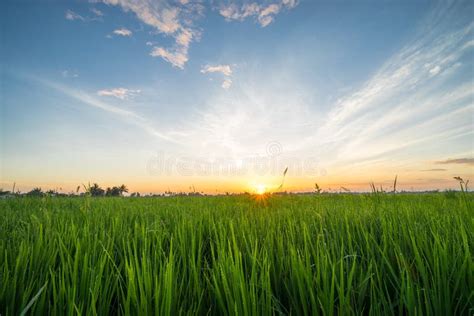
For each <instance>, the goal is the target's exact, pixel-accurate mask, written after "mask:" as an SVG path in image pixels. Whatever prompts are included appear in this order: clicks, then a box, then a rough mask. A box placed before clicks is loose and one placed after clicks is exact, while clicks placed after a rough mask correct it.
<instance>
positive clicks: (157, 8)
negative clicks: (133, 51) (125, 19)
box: [103, 0, 204, 68]
mask: <svg viewBox="0 0 474 316" xmlns="http://www.w3.org/2000/svg"><path fill="white" fill-rule="evenodd" d="M103 2H104V3H106V4H109V5H117V6H120V7H121V8H122V9H123V10H124V11H131V12H133V13H135V15H136V16H137V18H138V19H140V20H141V21H142V22H143V23H145V24H147V25H149V26H151V27H153V28H154V29H155V31H156V32H157V33H160V34H163V35H165V36H171V37H173V38H174V41H175V43H174V45H173V46H171V47H162V46H155V47H153V49H152V51H151V52H150V55H151V56H153V57H161V58H163V59H164V60H166V61H167V62H169V63H171V64H172V65H173V66H175V67H178V68H184V65H185V64H186V62H187V61H188V51H189V46H190V44H191V43H192V42H193V41H196V40H198V39H199V34H200V32H199V31H198V29H197V28H196V27H195V26H194V21H195V20H196V19H198V18H199V17H200V16H201V15H202V12H203V10H204V6H203V5H202V4H201V3H199V2H193V3H192V4H191V3H188V2H186V1H184V2H183V1H181V2H179V3H177V2H171V1H150V0H103Z"/></svg>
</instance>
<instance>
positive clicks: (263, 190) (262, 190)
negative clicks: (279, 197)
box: [255, 183, 267, 195]
mask: <svg viewBox="0 0 474 316" xmlns="http://www.w3.org/2000/svg"><path fill="white" fill-rule="evenodd" d="M255 192H256V193H257V194H259V195H263V194H265V193H267V187H266V186H265V185H264V184H261V183H259V184H257V185H256V186H255Z"/></svg>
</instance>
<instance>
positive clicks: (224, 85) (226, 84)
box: [221, 78, 232, 89]
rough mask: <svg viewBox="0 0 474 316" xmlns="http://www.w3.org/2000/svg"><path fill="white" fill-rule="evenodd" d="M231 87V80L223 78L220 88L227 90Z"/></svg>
mask: <svg viewBox="0 0 474 316" xmlns="http://www.w3.org/2000/svg"><path fill="white" fill-rule="evenodd" d="M231 85H232V79H230V78H225V79H224V81H222V85H221V87H222V88H224V89H229V88H230V86H231Z"/></svg>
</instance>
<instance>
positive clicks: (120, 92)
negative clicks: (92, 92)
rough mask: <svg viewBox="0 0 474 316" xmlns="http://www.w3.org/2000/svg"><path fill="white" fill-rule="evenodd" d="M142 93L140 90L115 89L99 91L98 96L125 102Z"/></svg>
mask: <svg viewBox="0 0 474 316" xmlns="http://www.w3.org/2000/svg"><path fill="white" fill-rule="evenodd" d="M138 93H140V90H133V89H127V88H114V89H105V90H99V91H97V95H100V96H106V97H115V98H117V99H120V100H125V99H128V98H130V97H133V96H134V95H137V94H138Z"/></svg>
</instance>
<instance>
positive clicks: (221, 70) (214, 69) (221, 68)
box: [201, 65, 232, 89]
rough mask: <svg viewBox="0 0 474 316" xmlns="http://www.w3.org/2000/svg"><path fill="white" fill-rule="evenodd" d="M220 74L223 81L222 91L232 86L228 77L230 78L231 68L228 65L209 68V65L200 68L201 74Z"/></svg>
mask: <svg viewBox="0 0 474 316" xmlns="http://www.w3.org/2000/svg"><path fill="white" fill-rule="evenodd" d="M216 72H217V73H221V74H222V75H224V81H223V82H222V85H221V86H222V88H224V89H229V88H230V86H231V85H232V79H231V78H230V76H232V68H231V67H230V65H216V66H211V65H206V66H203V67H202V68H201V73H203V74H206V73H216Z"/></svg>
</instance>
